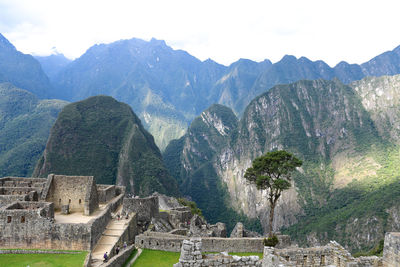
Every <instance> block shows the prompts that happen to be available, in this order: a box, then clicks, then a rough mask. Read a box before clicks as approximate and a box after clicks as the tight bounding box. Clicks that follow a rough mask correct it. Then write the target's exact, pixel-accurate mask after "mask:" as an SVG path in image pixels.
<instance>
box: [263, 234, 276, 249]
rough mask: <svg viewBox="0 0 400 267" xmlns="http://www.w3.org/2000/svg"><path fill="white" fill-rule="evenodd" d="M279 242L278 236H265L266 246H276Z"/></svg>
mask: <svg viewBox="0 0 400 267" xmlns="http://www.w3.org/2000/svg"><path fill="white" fill-rule="evenodd" d="M278 243H279V240H278V237H277V236H276V235H273V236H272V237H268V238H264V246H267V247H275V246H276V245H277V244H278Z"/></svg>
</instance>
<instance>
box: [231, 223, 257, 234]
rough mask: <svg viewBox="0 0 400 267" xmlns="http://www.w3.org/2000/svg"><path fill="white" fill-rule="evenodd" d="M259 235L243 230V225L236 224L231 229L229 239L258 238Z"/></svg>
mask: <svg viewBox="0 0 400 267" xmlns="http://www.w3.org/2000/svg"><path fill="white" fill-rule="evenodd" d="M260 236H261V235H260V234H259V233H257V232H253V231H249V230H247V229H245V228H244V225H243V223H241V222H238V223H237V224H236V225H235V227H234V228H233V230H232V232H231V235H230V236H229V237H260Z"/></svg>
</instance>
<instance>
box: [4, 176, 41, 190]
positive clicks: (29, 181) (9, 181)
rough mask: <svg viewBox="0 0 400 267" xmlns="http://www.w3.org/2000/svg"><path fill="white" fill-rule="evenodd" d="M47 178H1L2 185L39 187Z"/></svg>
mask: <svg viewBox="0 0 400 267" xmlns="http://www.w3.org/2000/svg"><path fill="white" fill-rule="evenodd" d="M46 180H47V179H46V178H25V177H3V178H0V187H39V188H42V187H43V186H44V184H45V183H46Z"/></svg>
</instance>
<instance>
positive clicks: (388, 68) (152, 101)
mask: <svg viewBox="0 0 400 267" xmlns="http://www.w3.org/2000/svg"><path fill="white" fill-rule="evenodd" d="M41 62H43V59H41ZM399 62H400V47H397V48H396V49H394V50H393V51H391V52H386V53H384V54H382V55H379V56H377V57H376V58H373V59H372V60H370V61H368V62H366V63H364V64H361V65H356V64H348V63H346V62H341V63H339V64H338V65H337V66H335V67H334V68H331V67H329V66H328V65H327V64H326V63H324V62H323V61H314V62H313V61H310V60H308V59H307V58H305V57H301V58H299V59H297V58H295V57H294V56H285V57H283V58H282V60H280V61H279V62H277V63H275V64H272V63H271V62H270V61H269V60H265V61H263V62H259V63H257V62H254V61H251V60H246V59H240V60H239V61H237V62H235V63H232V64H231V65H230V66H228V67H226V66H223V65H220V64H217V63H216V62H214V61H212V60H206V61H203V62H202V61H200V60H198V59H197V58H195V57H193V56H191V55H190V54H188V53H187V52H185V51H182V50H173V49H172V48H171V47H169V46H167V45H166V44H165V42H164V41H160V40H156V39H152V40H151V41H149V42H147V41H143V40H140V39H135V38H134V39H130V40H121V41H117V42H114V43H111V44H100V45H95V46H93V47H91V48H89V49H88V50H87V52H86V53H85V54H83V55H82V56H81V57H80V58H78V59H76V60H74V61H73V62H71V63H70V64H68V65H66V66H65V67H63V68H61V69H57V70H58V72H57V73H54V72H51V73H50V72H49V70H48V68H47V65H44V66H46V68H45V70H46V71H47V73H48V74H49V76H50V77H51V81H52V84H53V87H54V94H53V97H56V98H60V99H65V100H68V101H77V100H82V99H85V98H87V97H89V96H93V95H99V94H104V95H109V96H113V97H114V98H115V99H117V100H118V101H122V102H124V103H127V104H129V105H130V106H131V107H132V108H133V109H134V111H135V112H136V114H138V116H139V117H140V118H141V119H142V121H143V123H144V124H145V127H146V128H147V129H148V130H149V131H150V133H151V134H152V135H153V136H154V137H155V141H156V144H157V145H158V146H159V147H160V149H161V150H164V149H165V147H166V146H167V145H168V143H169V141H170V140H172V139H176V138H179V137H181V136H182V135H184V133H185V132H186V129H187V126H188V124H189V123H190V122H191V121H192V120H193V119H194V118H195V117H196V116H198V115H199V114H200V113H201V112H202V111H203V110H205V109H206V108H208V107H209V106H210V105H212V104H214V103H219V104H223V105H226V106H228V107H230V108H231V109H232V110H233V111H234V112H235V113H236V114H242V113H243V111H244V109H245V108H246V106H247V105H248V104H249V103H250V101H251V100H252V99H253V98H255V97H256V96H257V95H259V94H261V93H263V92H265V91H266V90H268V89H270V88H271V87H273V86H274V85H276V84H284V83H291V82H295V81H298V80H302V79H312V80H313V79H320V78H322V79H328V80H330V79H333V78H335V77H337V78H338V79H339V80H341V81H342V82H344V83H349V82H351V81H354V80H359V79H361V78H363V77H365V76H381V75H394V74H399V73H400V64H399Z"/></svg>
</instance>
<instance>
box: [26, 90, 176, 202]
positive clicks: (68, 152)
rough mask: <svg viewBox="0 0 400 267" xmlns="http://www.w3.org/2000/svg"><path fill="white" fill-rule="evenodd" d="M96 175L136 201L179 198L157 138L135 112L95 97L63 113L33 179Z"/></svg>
mask: <svg viewBox="0 0 400 267" xmlns="http://www.w3.org/2000/svg"><path fill="white" fill-rule="evenodd" d="M50 173H56V174H57V173H65V174H67V175H78V174H80V175H92V176H94V177H95V179H96V182H97V183H104V184H117V185H124V186H126V188H127V190H128V191H129V192H131V193H134V194H135V195H141V196H143V195H149V194H151V193H153V192H155V191H157V192H160V193H168V194H170V195H177V194H178V187H177V184H176V181H175V180H174V178H172V176H171V175H169V173H168V171H167V169H166V168H165V167H164V164H163V162H162V158H161V154H160V151H159V149H158V148H157V146H156V145H155V143H154V139H153V137H152V136H151V135H150V134H149V133H148V132H147V131H146V130H145V129H144V128H143V126H142V124H141V122H140V120H139V119H138V117H137V116H136V115H135V114H134V113H133V111H132V109H131V108H130V107H129V106H128V105H127V104H124V103H121V102H118V101H116V100H115V99H113V98H112V97H109V96H96V97H90V98H88V99H86V100H84V101H80V102H76V103H72V104H69V105H67V106H65V107H64V109H63V110H62V111H61V112H60V114H59V116H58V118H57V121H56V122H55V124H54V126H53V128H52V129H51V132H50V137H49V139H48V142H47V145H46V149H45V150H44V153H43V156H42V158H41V159H40V160H39V162H38V164H37V166H36V168H35V171H34V173H33V176H34V177H46V176H47V175H48V174H50Z"/></svg>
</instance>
